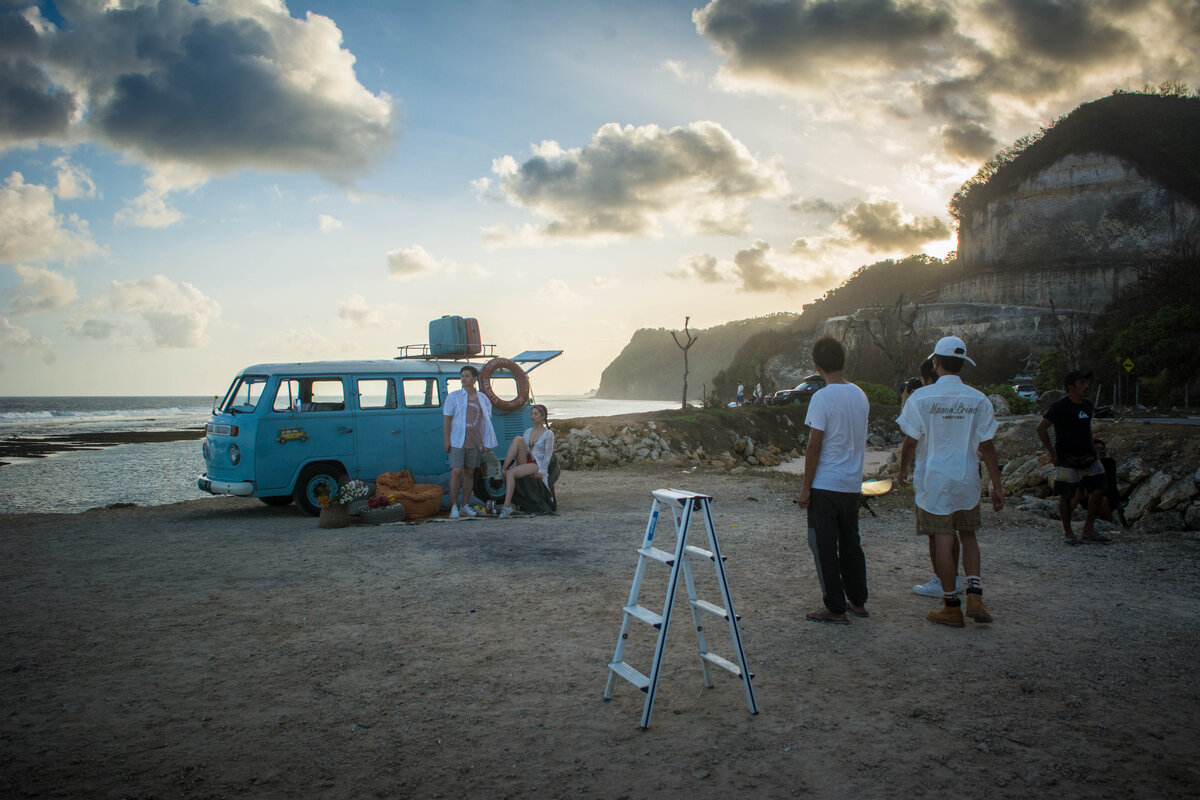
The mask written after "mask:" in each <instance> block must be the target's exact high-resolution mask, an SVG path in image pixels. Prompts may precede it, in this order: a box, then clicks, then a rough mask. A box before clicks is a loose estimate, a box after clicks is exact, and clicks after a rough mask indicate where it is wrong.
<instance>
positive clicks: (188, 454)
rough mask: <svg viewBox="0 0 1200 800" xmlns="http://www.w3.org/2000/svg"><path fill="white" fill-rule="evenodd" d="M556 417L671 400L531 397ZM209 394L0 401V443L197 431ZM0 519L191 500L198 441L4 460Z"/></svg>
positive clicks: (658, 405) (627, 410)
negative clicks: (109, 506) (112, 506)
mask: <svg viewBox="0 0 1200 800" xmlns="http://www.w3.org/2000/svg"><path fill="white" fill-rule="evenodd" d="M537 400H538V402H541V403H544V404H545V406H546V408H547V410H548V411H549V412H550V421H551V424H552V425H553V422H554V420H556V419H578V418H580V417H607V416H615V415H618V414H633V413H638V412H642V411H658V410H662V409H668V408H675V407H677V405H678V403H677V402H676V401H665V400H664V401H658V400H598V399H596V398H592V397H584V396H575V395H545V396H541V397H538V398H537ZM212 403H213V398H212V397H0V440H3V439H11V438H14V437H22V438H40V437H46V436H63V435H77V434H91V433H140V432H146V431H176V430H187V429H196V430H200V429H202V428H203V427H204V424H205V423H206V422H208V417H209V414H210V413H211V410H212ZM3 460H4V461H7V462H9V463H7V464H6V465H4V466H0V514H22V513H29V512H45V511H49V512H58V513H77V512H80V511H86V510H88V509H89V508H97V507H103V506H106V505H109V504H111V503H136V504H137V505H140V506H155V505H166V504H168V503H178V502H181V501H184V500H199V499H203V498H209V497H211V495H209V494H206V493H204V492H201V491H200V490H199V489H198V488H196V477H197V476H198V475H199V474H200V473H201V472H203V471H204V459H203V457H202V456H201V455H200V440H192V441H182V442H154V443H149V444H120V445H114V446H112V447H103V448H100V449H97V450H71V451H65V452H60V453H55V454H53V455H50V456H47V457H46V458H5V459H3Z"/></svg>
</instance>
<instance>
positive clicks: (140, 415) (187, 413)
mask: <svg viewBox="0 0 1200 800" xmlns="http://www.w3.org/2000/svg"><path fill="white" fill-rule="evenodd" d="M208 413H209V409H207V408H180V407H179V406H169V407H165V408H110V409H99V410H92V411H61V410H57V409H55V410H37V411H0V425H2V424H4V423H6V422H7V423H20V422H54V421H60V422H71V421H78V422H87V421H91V420H97V421H103V420H114V419H146V418H148V417H155V418H158V417H194V416H197V415H207V414H208Z"/></svg>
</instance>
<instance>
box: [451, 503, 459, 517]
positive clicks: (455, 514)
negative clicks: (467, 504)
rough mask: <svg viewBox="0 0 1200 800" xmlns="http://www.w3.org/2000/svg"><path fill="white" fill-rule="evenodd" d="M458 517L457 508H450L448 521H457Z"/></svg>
mask: <svg viewBox="0 0 1200 800" xmlns="http://www.w3.org/2000/svg"><path fill="white" fill-rule="evenodd" d="M460 516H461V515H460V514H459V513H458V506H450V519H458V518H459V517H460Z"/></svg>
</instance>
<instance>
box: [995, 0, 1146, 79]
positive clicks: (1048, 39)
mask: <svg viewBox="0 0 1200 800" xmlns="http://www.w3.org/2000/svg"><path fill="white" fill-rule="evenodd" d="M1110 5H1111V4H1107V3H1100V2H1094V0H993V1H992V2H989V3H986V4H985V5H984V13H985V14H987V15H988V16H989V17H990V18H992V19H993V21H994V24H996V26H997V27H998V28H1000V29H1001V30H1003V31H1004V32H1006V33H1008V34H1009V35H1010V36H1012V38H1013V40H1014V43H1015V45H1016V50H1018V51H1020V52H1022V53H1025V54H1027V55H1033V56H1038V57H1041V58H1044V59H1046V60H1048V61H1052V62H1055V63H1058V64H1077V65H1085V64H1091V63H1094V62H1098V61H1107V60H1110V59H1112V58H1113V57H1117V56H1123V57H1129V56H1136V55H1138V54H1139V53H1140V51H1141V45H1140V44H1139V43H1138V40H1137V38H1136V37H1135V36H1133V35H1132V34H1130V33H1129V32H1128V31H1126V30H1124V29H1122V28H1120V27H1118V26H1117V25H1115V24H1113V23H1112V22H1110V21H1109V19H1108V17H1107V14H1108V13H1109V12H1110V11H1111V8H1109V6H1110Z"/></svg>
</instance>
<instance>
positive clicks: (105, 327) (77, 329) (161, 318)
mask: <svg viewBox="0 0 1200 800" xmlns="http://www.w3.org/2000/svg"><path fill="white" fill-rule="evenodd" d="M220 313H221V307H220V305H218V304H217V301H215V300H213V299H212V298H211V297H208V296H207V295H205V294H204V293H203V292H201V291H200V290H199V289H197V288H196V287H195V286H193V285H192V284H190V283H185V282H180V283H175V282H174V281H172V280H170V279H169V278H167V277H165V276H163V275H155V276H153V277H151V278H143V279H139V280H131V281H112V282H111V283H110V284H109V286H108V291H107V292H106V293H105V295H104V296H103V297H102V298H99V299H97V300H96V301H93V302H92V303H91V304H90V308H89V311H88V312H86V313H85V314H84V315H81V318H79V319H77V320H75V321H74V322H73V323H72V325H71V326H70V330H71V332H72V333H74V334H75V335H77V336H86V337H89V338H93V339H112V340H116V341H129V342H133V343H136V344H138V345H140V346H142V347H158V348H171V349H173V348H195V347H203V346H204V345H205V344H207V343H208V326H209V323H211V322H212V320H214V319H215V318H216V317H217V316H218V315H219V314H220Z"/></svg>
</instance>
